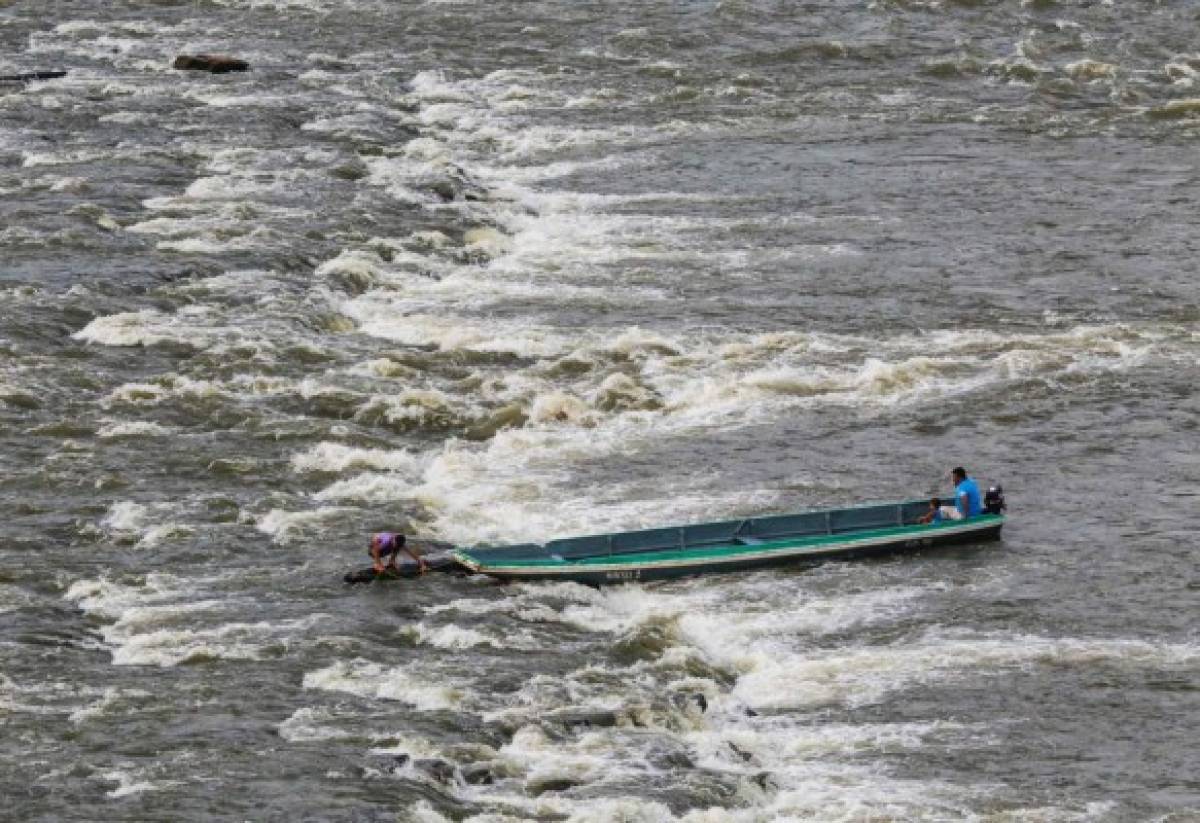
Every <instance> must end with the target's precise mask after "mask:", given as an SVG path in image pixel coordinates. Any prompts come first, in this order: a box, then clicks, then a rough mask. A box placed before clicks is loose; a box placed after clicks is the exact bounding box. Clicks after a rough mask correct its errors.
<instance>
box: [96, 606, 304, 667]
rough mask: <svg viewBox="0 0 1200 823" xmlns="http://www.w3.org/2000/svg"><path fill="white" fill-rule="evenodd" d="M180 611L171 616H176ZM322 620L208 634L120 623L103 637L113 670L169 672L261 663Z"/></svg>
mask: <svg viewBox="0 0 1200 823" xmlns="http://www.w3.org/2000/svg"><path fill="white" fill-rule="evenodd" d="M182 608H186V607H182ZM177 612H178V609H175V610H172V611H170V613H171V614H172V615H174V614H176V613H177ZM135 616H137V615H135ZM323 619H324V615H310V616H309V617H306V618H303V619H300V620H285V621H279V622H276V623H272V622H269V621H260V622H257V623H244V622H234V623H225V624H221V625H218V626H215V627H212V628H207V629H169V628H168V629H155V630H150V631H140V630H139V629H140V628H142V627H141V626H139V625H137V624H136V623H134V624H132V625H131V623H130V622H128V621H126V620H125V619H121V620H118V621H117V622H116V623H115V624H113V625H112V626H108V627H105V628H104V629H103V630H102V631H101V633H102V635H103V636H104V640H105V642H106V643H108V644H110V646H112V647H113V648H112V656H113V664H114V665H117V666H161V667H164V668H169V667H171V666H176V665H178V664H180V663H184V662H196V661H200V660H217V659H220V660H262V659H265V658H267V657H268V656H270V654H271V652H270V650H269V649H268V647H280V646H286V645H287V644H288V643H289V642H290V639H291V637H292V636H296V635H301V634H303V633H305V632H307V631H308V630H310V629H312V628H313V627H314V626H316V625H318V624H320V623H321V622H322V621H323Z"/></svg>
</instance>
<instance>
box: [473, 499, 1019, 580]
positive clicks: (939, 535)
mask: <svg viewBox="0 0 1200 823" xmlns="http://www.w3.org/2000/svg"><path fill="white" fill-rule="evenodd" d="M1003 525H1004V518H1003V517H1002V516H998V515H997V516H984V517H980V518H973V519H972V520H968V521H957V522H952V523H947V524H942V525H939V526H917V525H910V526H902V527H897V528H892V529H880V530H872V531H865V532H862V533H855V534H848V535H842V536H837V535H828V536H822V537H819V538H812V537H808V538H797V539H783V540H773V541H769V542H762V543H761V544H760V545H756V546H734V545H728V546H716V547H709V548H708V549H707V550H702V551H679V552H676V553H657V554H646V555H638V554H633V555H613V556H608V557H588V558H583V559H580V560H576V561H565V560H560V561H559V562H548V561H535V562H529V563H522V562H520V561H515V562H512V561H510V562H504V563H489V562H486V561H484V562H481V560H480V558H478V557H476V556H475V555H473V554H472V552H471V551H469V550H465V551H458V552H456V553H455V557H456V559H457V560H458V562H459V563H460V564H461V565H462V566H463V567H465V568H467V569H470V570H471V571H474V572H477V573H481V574H486V575H488V576H490V577H493V578H496V579H499V580H565V581H572V582H576V583H584V584H587V585H593V586H597V585H611V584H614V583H626V582H635V581H652V580H669V579H673V578H679V577H689V576H692V575H698V574H714V573H724V572H744V571H753V570H757V569H764V568H772V567H778V566H787V565H798V564H799V565H804V564H816V563H824V562H827V561H831V560H852V559H859V558H867V557H877V556H882V555H889V554H897V553H902V552H917V551H922V550H924V549H930V548H937V547H942V546H950V545H956V544H967V543H977V542H981V541H985V540H995V539H998V538H999V536H1000V529H1001V528H1002V527H1003Z"/></svg>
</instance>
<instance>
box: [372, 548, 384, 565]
mask: <svg viewBox="0 0 1200 823" xmlns="http://www.w3.org/2000/svg"><path fill="white" fill-rule="evenodd" d="M371 559H372V560H374V561H375V562H374V564H373V568H374V569H375V571H377V572H381V571H383V558H382V557H380V555H379V545H378V544H376V543H373V544H371Z"/></svg>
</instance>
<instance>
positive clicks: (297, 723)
mask: <svg viewBox="0 0 1200 823" xmlns="http://www.w3.org/2000/svg"><path fill="white" fill-rule="evenodd" d="M335 719H336V718H335V717H334V716H333V715H332V713H331V712H330V711H329V710H327V709H315V708H300V709H296V710H295V711H294V712H292V713H291V715H290V716H289V717H288V718H287V719H286V720H283V721H282V722H280V724H279V726H278V732H279V736H280V737H282V738H283V739H284V740H286V741H288V742H289V743H307V742H311V741H314V740H342V739H345V738H348V737H361V736H362V735H361V734H358V733H355V732H351V731H348V730H346V729H343V728H339V727H338V726H334V725H330V723H331V722H332V721H334V720H335Z"/></svg>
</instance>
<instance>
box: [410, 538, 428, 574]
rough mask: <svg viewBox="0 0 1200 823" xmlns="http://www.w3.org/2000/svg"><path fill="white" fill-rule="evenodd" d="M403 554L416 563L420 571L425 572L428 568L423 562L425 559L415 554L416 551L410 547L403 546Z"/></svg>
mask: <svg viewBox="0 0 1200 823" xmlns="http://www.w3.org/2000/svg"><path fill="white" fill-rule="evenodd" d="M404 552H405V553H406V554H407V555H408V556H409V557H411V558H412V559H413V560H415V561H416V563H417V568H418V569H420V570H421V571H425V570H426V569H428V568H429V564H428V563H426V562H425V558H424V557H422V556H421V555H419V554H417V550H416V549H414V548H413V547H412V546H409V545H407V544H405V546H404Z"/></svg>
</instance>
